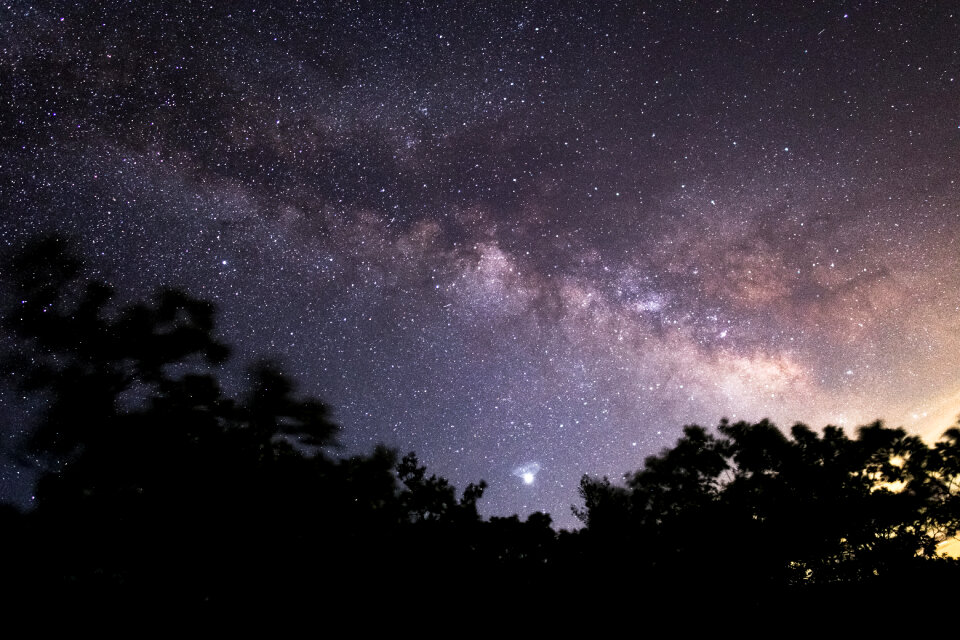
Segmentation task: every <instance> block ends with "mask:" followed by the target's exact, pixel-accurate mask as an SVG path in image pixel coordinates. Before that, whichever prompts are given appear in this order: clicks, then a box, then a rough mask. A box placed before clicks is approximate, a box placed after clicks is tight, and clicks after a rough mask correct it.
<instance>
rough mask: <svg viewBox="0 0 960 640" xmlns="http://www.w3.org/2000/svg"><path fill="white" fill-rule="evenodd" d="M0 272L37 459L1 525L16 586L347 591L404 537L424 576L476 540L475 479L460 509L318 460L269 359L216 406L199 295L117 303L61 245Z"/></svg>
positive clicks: (13, 367)
mask: <svg viewBox="0 0 960 640" xmlns="http://www.w3.org/2000/svg"><path fill="white" fill-rule="evenodd" d="M8 273H9V274H10V280H11V281H10V283H9V284H10V286H11V288H12V290H13V292H14V294H15V300H16V304H14V305H13V308H11V309H10V310H8V311H7V312H6V313H5V315H4V317H3V323H4V326H5V328H6V329H7V330H8V331H10V332H11V334H12V335H14V336H15V337H16V338H17V339H18V349H17V350H15V351H14V352H13V353H11V354H10V355H9V356H7V357H5V359H4V361H3V368H4V370H5V371H7V372H9V373H11V374H12V375H13V376H14V378H15V381H16V384H17V385H18V387H19V388H20V389H21V390H22V391H24V392H26V393H30V394H36V395H39V396H42V397H43V398H45V400H46V403H47V404H46V409H45V410H44V411H43V412H42V415H41V416H39V419H38V422H37V424H36V426H35V428H34V429H33V431H32V432H31V434H30V437H29V440H28V442H27V443H26V447H27V449H28V451H29V452H30V453H31V454H32V455H33V456H35V457H37V458H38V459H39V460H41V462H42V465H43V473H42V476H41V478H40V481H39V483H38V486H37V492H36V495H37V504H36V508H35V509H34V511H33V512H31V513H30V514H27V515H25V516H23V517H22V518H21V519H20V520H19V522H18V523H17V524H16V525H14V524H11V526H9V527H7V529H6V531H7V534H8V535H14V534H15V535H16V537H17V543H18V544H22V545H26V548H29V549H30V550H31V552H32V553H30V554H27V555H28V556H29V557H32V561H31V562H32V563H33V564H35V565H38V566H34V567H33V569H31V571H29V572H28V571H27V569H26V567H25V566H24V567H21V569H22V571H23V573H22V574H21V575H20V579H22V580H24V581H25V582H26V583H28V584H34V585H35V586H36V588H37V589H41V588H42V589H43V590H44V591H45V592H47V593H49V594H53V595H52V596H51V597H54V598H59V599H62V600H67V599H80V600H83V601H92V600H95V599H97V598H98V597H101V596H105V597H110V598H120V599H124V598H126V599H128V600H137V599H139V600H145V599H148V598H155V599H156V598H159V599H167V600H172V601H175V602H181V603H183V602H186V603H194V604H196V603H211V602H212V603H216V602H234V603H235V602H242V601H247V600H254V601H256V602H258V603H259V604H263V602H264V601H272V602H280V601H282V602H284V603H286V604H290V603H291V602H295V601H297V600H298V599H302V598H305V597H307V595H306V594H313V595H316V594H321V593H324V594H326V597H328V598H330V597H346V596H344V595H343V594H344V593H347V592H351V591H352V590H356V589H358V588H360V582H361V581H364V580H367V581H368V580H369V578H370V576H371V575H379V576H382V575H385V574H386V573H388V572H390V571H393V570H395V569H396V568H397V567H398V566H399V565H401V564H403V562H404V558H405V557H406V555H407V552H408V549H406V548H404V547H403V545H402V543H403V542H404V541H407V542H409V541H411V540H416V541H417V544H416V545H415V546H416V547H417V548H418V549H419V555H420V556H421V560H423V561H424V562H428V563H432V564H433V566H435V567H436V568H439V567H441V566H443V565H444V563H446V564H451V563H450V559H451V557H450V554H464V553H467V550H468V548H469V545H468V543H467V540H468V539H470V538H471V537H472V536H476V535H478V534H477V531H478V529H477V526H478V525H479V523H480V517H479V515H478V513H477V501H478V500H479V499H480V497H481V496H482V493H483V489H484V487H485V484H484V483H480V484H478V485H470V486H469V487H467V489H466V491H465V492H464V494H463V496H462V498H460V499H459V500H457V499H456V491H455V489H454V488H453V487H452V486H451V485H450V484H449V483H448V482H447V481H446V480H445V479H442V478H438V477H436V476H430V477H427V475H426V470H425V468H423V467H421V466H419V464H418V461H417V459H416V457H415V456H414V455H413V454H410V455H408V456H406V457H405V458H403V460H401V461H400V462H398V461H397V456H396V454H395V453H394V452H392V451H390V450H388V449H385V448H382V447H380V448H377V449H376V450H375V451H374V452H373V454H372V455H369V456H352V457H348V458H343V459H334V458H331V457H329V456H328V455H327V453H326V450H327V449H328V448H329V447H332V446H335V445H336V444H337V441H336V434H337V432H338V427H337V426H336V425H335V424H334V422H333V421H332V420H331V417H330V412H329V410H328V408H327V407H326V405H324V404H323V403H321V402H319V401H318V400H316V399H313V398H303V397H300V396H298V395H297V394H296V387H295V384H294V383H293V381H292V380H290V379H289V378H288V377H287V376H286V375H285V374H283V373H282V372H281V371H280V370H279V368H278V367H277V366H276V365H274V364H272V363H269V362H265V361H264V362H259V363H257V364H256V365H254V367H253V368H252V369H251V371H250V387H249V390H248V392H247V393H246V395H244V396H243V397H241V398H239V399H235V398H232V397H228V396H227V395H225V394H224V392H223V391H222V389H221V387H220V384H219V382H218V367H219V366H221V365H222V364H224V363H225V362H226V361H227V358H228V355H229V350H228V349H227V347H226V346H225V345H224V344H223V343H222V342H220V341H219V340H218V339H217V338H216V337H215V334H214V315H215V314H214V308H213V306H212V305H211V304H210V303H208V302H204V301H201V300H197V299H195V298H192V297H190V296H189V295H187V294H185V293H183V292H180V291H175V290H165V291H161V292H159V293H158V294H157V295H155V296H154V297H153V298H152V299H151V300H150V301H149V302H142V303H134V304H130V305H127V306H119V307H118V306H116V305H114V304H113V303H112V299H113V292H112V290H111V289H110V288H109V287H107V286H106V285H104V284H103V283H100V282H96V281H86V280H85V279H84V277H83V274H82V272H81V265H80V262H79V260H77V259H76V258H74V257H72V256H71V255H70V253H69V251H68V250H67V248H66V242H65V241H63V240H62V239H59V238H46V239H43V240H41V241H38V242H36V243H34V244H33V245H32V246H30V247H28V248H27V249H26V250H25V251H23V252H21V253H19V254H18V255H16V256H15V257H14V258H13V259H12V260H11V261H10V262H9V269H8ZM3 517H4V519H5V520H12V521H17V520H18V518H17V517H15V516H13V515H12V513H11V512H9V511H7V512H4V514H3ZM408 530H409V531H408ZM414 531H416V533H415V534H414V533H413V532H414ZM65 532H69V535H66V534H65ZM271 550H273V551H274V552H271ZM277 550H286V552H287V553H291V554H293V555H294V556H295V557H296V560H295V561H293V560H292V559H288V560H282V559H280V558H278V557H277V556H276V555H275V552H276V551H277ZM452 564H454V565H455V564H456V562H454V563H452ZM317 576H325V578H324V579H318V578H317ZM306 585H309V586H306Z"/></svg>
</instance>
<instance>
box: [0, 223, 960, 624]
mask: <svg viewBox="0 0 960 640" xmlns="http://www.w3.org/2000/svg"><path fill="white" fill-rule="evenodd" d="M5 272H6V273H5V279H6V282H5V285H6V286H7V287H8V289H7V291H6V295H8V296H9V297H10V300H11V304H10V305H9V306H8V308H7V309H6V311H5V313H4V316H3V323H4V328H5V330H6V331H7V332H8V333H9V335H10V336H12V338H13V345H14V346H13V347H12V348H11V349H10V350H9V351H8V352H7V353H5V354H4V356H3V371H4V373H5V375H6V376H7V378H8V380H7V382H8V383H9V384H12V385H15V386H16V388H17V389H18V390H19V393H21V394H24V395H26V396H29V397H31V398H34V399H35V402H36V403H37V404H38V406H41V407H42V409H41V410H40V411H39V412H38V415H37V416H36V418H37V419H36V424H35V425H34V426H33V428H32V429H31V431H30V434H29V437H28V438H27V439H26V440H25V441H24V442H23V443H22V446H20V447H19V449H18V450H17V451H16V452H8V454H15V455H18V456H20V458H21V459H22V460H24V461H25V463H26V461H29V463H30V464H33V465H36V466H37V467H39V469H40V479H39V482H38V484H37V488H36V501H35V502H36V504H35V507H34V508H33V509H31V510H30V511H28V512H25V513H24V512H20V511H19V510H17V509H15V508H14V507H12V506H9V505H8V506H6V507H5V508H3V510H2V511H0V535H2V536H3V541H2V542H3V545H4V546H3V548H4V550H5V555H6V562H5V567H4V570H5V580H6V581H7V583H8V584H16V585H19V587H18V591H19V593H20V596H21V597H22V598H24V599H30V598H32V597H34V596H36V595H37V594H42V598H43V599H44V600H46V601H50V602H72V603H78V602H79V603H103V602H111V603H127V604H136V605H155V604H166V605H175V606H177V607H181V608H182V607H200V608H203V607H217V606H228V607H235V606H243V605H250V606H267V605H271V606H273V605H275V606H286V607H296V606H310V607H313V608H316V607H327V608H328V609H329V608H334V609H335V608H336V607H338V606H342V605H343V604H344V603H348V602H349V603H353V604H354V605H356V604H357V603H358V602H360V603H364V605H365V606H367V607H369V608H370V610H371V611H386V610H391V609H394V608H397V607H407V608H409V607H416V608H417V610H419V611H421V612H422V611H428V610H436V609H438V608H439V607H458V606H462V607H464V608H465V610H470V611H472V610H475V609H476V608H477V607H478V606H480V603H482V602H483V601H484V599H485V598H491V597H492V598H493V599H494V600H497V599H500V598H501V597H502V596H504V594H506V597H508V598H516V599H517V600H519V601H521V602H523V603H525V604H526V605H527V606H534V603H548V602H549V603H554V604H556V603H559V602H576V603H578V604H579V605H581V606H585V605H589V606H597V607H599V606H606V605H609V603H610V602H611V601H613V600H615V599H617V598H622V599H623V600H624V601H627V600H630V599H633V598H634V597H635V595H636V594H643V605H644V606H645V607H663V606H673V607H680V606H685V603H687V601H688V599H689V598H690V597H691V594H699V595H698V597H708V598H709V600H710V602H711V603H712V604H716V605H721V604H722V605H725V606H736V607H741V608H750V609H753V610H759V609H760V608H767V607H771V606H773V607H783V606H787V603H798V602H806V603H809V602H814V601H817V602H819V601H820V600H822V599H823V598H827V597H835V596H836V597H844V598H847V599H849V598H860V599H866V598H873V597H876V596H878V595H880V594H883V593H887V592H888V591H889V590H891V589H903V588H904V585H923V589H925V590H929V589H936V588H939V587H940V586H945V585H948V584H952V583H953V582H954V581H955V580H956V579H957V578H958V577H960V570H958V566H957V563H956V562H955V561H953V560H950V559H947V558H943V557H941V556H940V555H939V554H938V544H939V543H940V542H942V541H945V540H948V539H950V538H952V537H954V536H956V535H958V532H960V502H958V500H960V498H958V489H960V430H958V429H951V430H949V431H948V432H947V433H946V434H945V435H944V437H943V438H942V439H941V441H939V442H938V443H936V444H934V445H927V444H925V443H924V442H922V441H921V440H919V439H918V438H916V437H914V436H908V435H907V434H906V433H905V432H904V431H902V430H900V429H888V428H885V427H883V426H882V425H880V424H879V423H877V424H874V425H870V426H868V427H863V428H861V429H860V430H859V431H858V432H857V434H856V437H855V438H849V437H848V436H847V435H846V434H845V433H844V432H843V431H842V430H840V429H837V428H834V427H828V428H827V429H825V430H824V431H823V432H822V433H821V434H818V433H816V432H814V431H812V430H810V429H808V428H807V427H804V426H802V425H798V426H795V427H794V428H793V430H792V432H791V435H790V437H787V436H786V435H784V434H783V433H782V432H781V431H780V430H778V429H777V428H775V427H774V426H773V425H771V424H769V423H767V422H761V423H758V424H747V423H737V424H729V423H727V422H722V423H721V424H720V426H719V427H718V428H717V430H716V433H710V432H708V431H706V430H705V429H702V428H700V427H687V428H686V429H685V431H684V435H683V437H682V438H681V439H680V440H679V441H678V443H677V445H676V446H675V447H673V448H672V449H669V450H666V451H664V452H663V453H661V454H660V455H659V456H654V457H651V458H648V459H647V461H646V463H645V465H644V467H643V468H642V469H641V470H639V471H638V472H636V473H634V474H632V475H630V476H628V477H627V478H626V482H625V483H624V484H619V483H617V484H615V483H611V482H610V481H609V480H607V479H606V478H604V479H595V478H589V477H584V478H583V480H582V482H581V486H580V493H581V498H582V500H583V505H582V507H580V508H578V509H577V510H576V513H577V515H578V517H579V518H580V519H581V520H582V521H583V523H584V527H583V528H582V529H581V530H579V531H575V532H567V531H561V532H556V531H554V530H553V529H552V528H551V520H550V518H549V516H547V515H544V514H539V513H534V514H531V515H529V516H528V517H527V518H526V519H525V520H521V519H520V518H519V517H518V516H512V517H509V518H490V519H483V518H481V517H480V516H479V514H478V511H477V502H478V500H480V499H481V498H482V495H483V491H484V488H485V484H484V483H483V482H479V483H478V484H471V485H469V486H467V487H466V488H465V489H464V490H463V491H462V493H460V492H458V491H457V490H456V489H455V488H454V487H453V486H451V485H450V484H449V482H447V481H446V480H445V479H443V478H439V477H436V476H435V475H430V474H429V473H428V472H427V471H426V469H425V468H424V467H423V466H421V465H420V464H419V462H418V460H417V458H416V457H415V456H414V455H413V454H409V455H407V456H404V457H402V458H400V457H399V456H398V455H397V454H396V453H395V452H393V451H391V450H388V449H386V448H382V447H381V448H377V449H376V450H375V451H373V452H372V453H371V454H369V455H361V456H352V457H343V456H337V455H335V446H336V436H337V432H338V428H337V426H336V425H335V424H334V423H333V422H332V421H331V419H330V416H329V413H328V409H327V407H326V406H325V405H323V404H322V403H321V402H319V401H318V400H315V399H312V398H305V397H302V396H300V395H298V394H297V393H296V388H295V385H294V383H293V382H292V381H291V380H290V379H289V378H288V377H287V376H286V375H284V374H283V373H282V372H281V371H280V370H279V369H278V368H277V367H276V366H274V365H272V364H270V363H267V362H263V363H260V364H258V365H256V366H255V367H254V368H253V369H252V370H251V371H250V375H249V388H248V390H247V392H246V393H245V394H243V395H241V396H240V397H231V396H230V395H228V394H226V393H225V392H224V391H223V389H222V388H221V385H220V380H219V378H218V372H219V371H221V369H220V367H222V366H223V364H224V363H225V362H226V361H227V359H228V358H229V356H230V350H229V348H228V347H227V346H226V345H224V344H222V343H221V342H220V341H219V340H217V338H216V332H215V326H214V308H213V307H212V305H210V304H209V303H207V302H204V301H201V300H197V299H194V298H192V297H190V296H188V295H186V294H184V293H182V292H178V291H161V292H159V293H157V294H156V295H154V296H153V297H152V298H151V299H150V300H149V301H145V302H140V303H134V304H130V305H126V306H119V305H116V304H114V303H113V302H112V299H113V292H112V291H111V290H110V288H109V287H107V286H106V285H104V284H103V283H101V282H97V281H94V280H90V279H88V278H85V277H84V276H83V274H82V269H81V264H80V262H79V260H77V259H76V258H74V257H73V256H72V255H71V254H70V252H69V251H67V250H65V248H64V242H63V241H62V240H59V239H57V238H48V239H45V240H43V241H39V242H37V243H35V244H34V245H32V246H31V247H30V248H28V249H27V250H26V251H23V252H20V253H18V254H17V255H16V256H13V257H12V258H10V259H9V260H8V261H7V263H6V269H5ZM458 602H459V603H461V604H457V603H458ZM791 606H792V605H791Z"/></svg>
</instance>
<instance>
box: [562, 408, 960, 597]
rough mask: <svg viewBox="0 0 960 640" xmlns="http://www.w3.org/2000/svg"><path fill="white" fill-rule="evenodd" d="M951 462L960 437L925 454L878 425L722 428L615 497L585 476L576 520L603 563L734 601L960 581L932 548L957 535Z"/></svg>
mask: <svg viewBox="0 0 960 640" xmlns="http://www.w3.org/2000/svg"><path fill="white" fill-rule="evenodd" d="M958 462H960V429H957V428H952V429H950V430H948V431H947V432H946V433H945V434H944V436H943V437H942V438H941V440H940V441H939V442H937V443H935V444H934V445H932V446H928V445H927V444H925V443H924V442H923V441H922V440H920V439H919V438H918V437H916V436H911V435H908V434H907V433H906V432H905V431H904V430H903V429H891V428H887V427H884V426H883V425H882V424H881V423H880V422H875V423H874V424H871V425H868V426H864V427H860V428H859V429H858V431H857V433H856V437H854V438H850V437H848V436H847V435H846V434H845V433H844V432H843V430H841V429H839V428H837V427H827V428H826V429H824V431H823V433H822V435H818V434H817V433H816V432H814V431H813V430H811V429H810V428H808V427H806V426H805V425H802V424H798V425H795V426H794V427H793V428H792V430H791V435H790V437H787V436H786V435H785V434H784V433H783V432H782V431H780V430H779V429H777V428H776V427H775V426H774V425H773V424H771V423H769V422H768V421H761V422H759V423H756V424H750V423H747V422H737V423H735V424H731V423H729V422H727V421H726V420H724V421H722V422H721V423H720V425H719V426H718V428H717V430H716V434H712V433H709V432H708V431H707V430H705V429H703V428H702V427H699V426H688V427H686V428H685V429H684V435H683V437H682V438H680V440H679V441H678V442H677V444H676V446H674V447H673V448H670V449H667V450H665V451H664V452H662V453H661V454H660V455H657V456H651V457H649V458H647V460H646V461H645V463H644V467H643V468H642V469H641V470H639V471H637V472H635V473H632V474H629V475H628V476H627V477H626V483H625V484H624V485H623V486H617V485H614V484H612V483H611V482H610V481H609V480H608V479H607V478H602V479H597V478H590V477H587V476H584V477H583V479H582V480H581V484H580V495H581V497H582V498H583V500H584V507H583V508H582V509H575V513H576V514H577V515H578V517H580V519H581V520H582V521H583V522H584V523H585V525H586V527H585V530H584V532H583V533H584V535H585V536H587V537H589V538H590V539H591V542H590V544H589V547H590V549H591V552H592V553H594V554H595V556H596V559H597V560H598V561H600V562H607V563H610V562H613V561H615V562H617V563H623V562H624V561H626V560H629V562H631V563H632V566H633V568H634V569H635V570H637V571H642V572H644V573H645V574H646V575H648V576H651V577H652V576H656V579H657V580H660V581H662V582H663V583H672V582H674V581H675V580H677V579H679V580H682V581H685V582H689V581H691V580H693V581H705V582H715V581H720V580H722V581H724V582H725V583H726V584H728V585H736V586H737V587H738V589H734V592H735V593H738V597H743V596H744V595H745V594H752V596H753V597H754V598H768V597H769V594H770V593H782V592H783V590H784V589H786V588H800V587H802V588H806V589H807V590H808V591H809V590H813V589H820V590H823V589H829V588H837V586H838V585H841V586H842V585H848V586H849V585H868V586H871V585H872V586H876V587H878V588H879V587H881V586H889V585H892V584H895V583H898V582H901V581H903V580H906V579H908V578H911V579H917V577H918V576H921V575H922V576H926V578H925V579H927V580H933V576H942V575H945V574H944V571H947V570H951V571H952V573H951V575H953V576H954V578H955V577H956V565H955V563H954V562H953V561H948V560H947V559H945V558H942V557H940V555H939V554H938V552H937V547H938V544H939V543H941V542H943V541H945V540H947V539H949V538H953V537H955V536H957V535H958V533H960V473H958V472H960V467H958Z"/></svg>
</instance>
